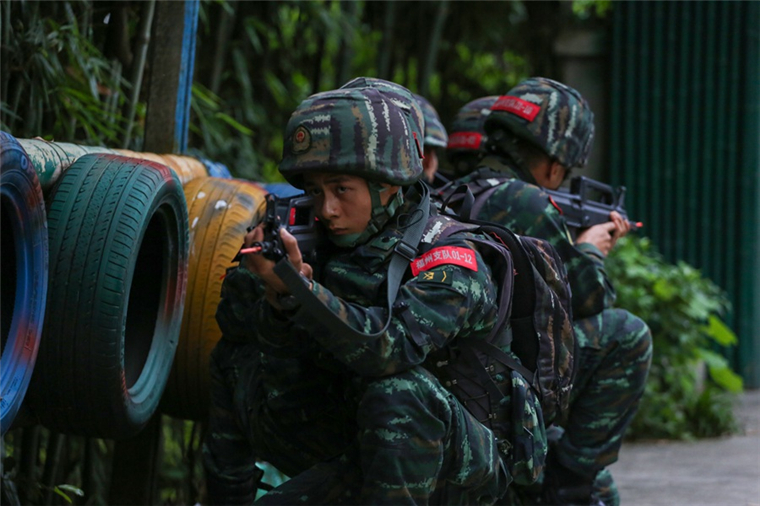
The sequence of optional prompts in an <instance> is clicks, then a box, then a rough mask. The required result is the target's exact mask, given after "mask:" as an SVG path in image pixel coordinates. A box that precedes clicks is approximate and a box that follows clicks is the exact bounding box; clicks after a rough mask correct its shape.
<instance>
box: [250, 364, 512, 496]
mask: <svg viewBox="0 0 760 506" xmlns="http://www.w3.org/2000/svg"><path fill="white" fill-rule="evenodd" d="M364 386H365V388H364V390H363V392H362V395H361V401H360V402H359V405H358V410H357V422H358V426H359V434H358V438H357V442H356V444H355V445H354V446H353V447H352V448H351V449H349V450H348V451H347V452H345V453H344V454H343V455H341V456H339V457H338V458H335V459H331V460H329V461H325V462H322V463H320V464H318V465H316V466H314V467H312V468H311V469H309V470H308V471H306V472H304V473H301V474H300V475H298V476H295V477H293V478H292V479H290V480H289V481H287V482H285V483H284V484H282V485H281V486H279V487H277V488H276V489H275V490H273V491H271V492H269V493H268V494H266V495H265V496H263V497H262V498H261V499H259V501H257V503H260V504H429V503H433V504H492V503H494V502H495V501H496V499H497V498H498V497H499V496H501V495H502V494H503V493H504V492H505V491H506V488H507V486H508V484H509V481H508V476H507V473H506V470H505V469H504V467H503V465H502V462H501V458H500V456H499V453H498V450H497V448H496V441H495V438H494V436H493V433H492V432H491V431H490V430H489V429H488V428H486V427H485V426H484V425H482V424H481V423H479V422H478V421H477V420H475V419H474V418H473V417H472V415H470V414H469V413H468V412H467V411H466V410H465V409H464V408H463V407H462V406H461V404H460V403H459V401H457V400H456V399H455V398H454V396H453V395H452V394H451V393H450V392H448V391H447V390H446V389H444V388H443V387H442V386H441V385H440V383H439V382H438V380H437V379H436V378H435V377H434V376H433V375H432V374H431V373H430V372H428V371H427V370H426V369H424V368H422V367H416V368H413V369H411V370H408V371H405V372H402V373H399V374H396V375H393V376H388V377H383V378H378V379H374V380H372V381H370V382H368V383H366V384H365V385H364Z"/></svg>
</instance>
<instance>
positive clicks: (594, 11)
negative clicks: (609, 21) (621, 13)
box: [573, 0, 612, 19]
mask: <svg viewBox="0 0 760 506" xmlns="http://www.w3.org/2000/svg"><path fill="white" fill-rule="evenodd" d="M610 10H612V2H611V0H573V14H575V15H576V16H578V17H579V18H580V19H588V18H590V17H592V16H593V15H596V16H598V17H601V18H603V17H605V16H606V15H607V13H609V12H610Z"/></svg>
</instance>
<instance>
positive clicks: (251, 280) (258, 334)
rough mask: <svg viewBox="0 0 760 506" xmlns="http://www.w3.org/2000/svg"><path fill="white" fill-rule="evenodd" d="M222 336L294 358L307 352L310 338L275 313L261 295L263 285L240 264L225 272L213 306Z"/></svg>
mask: <svg viewBox="0 0 760 506" xmlns="http://www.w3.org/2000/svg"><path fill="white" fill-rule="evenodd" d="M216 321H217V323H218V324H219V328H220V330H221V331H222V336H223V338H224V339H227V340H229V341H233V342H238V343H258V345H259V349H260V350H261V351H262V352H264V353H267V354H270V355H275V356H281V357H295V356H298V355H301V354H304V353H307V352H308V344H309V343H310V342H311V340H310V339H309V338H308V335H307V334H306V333H305V332H304V331H303V330H302V329H300V328H298V327H296V326H295V325H294V324H293V322H292V321H290V320H289V319H287V318H285V317H284V316H282V315H280V314H278V313H277V312H276V311H275V310H274V309H273V308H272V306H271V305H269V303H268V302H267V301H266V299H265V298H264V284H263V283H262V281H261V280H260V279H259V278H258V277H257V276H255V275H254V274H252V273H251V272H250V271H248V270H247V269H245V268H244V267H235V268H231V269H229V270H228V271H227V275H226V276H225V278H224V282H223V283H222V294H221V299H220V301H219V306H217V309H216Z"/></svg>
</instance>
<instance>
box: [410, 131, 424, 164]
mask: <svg viewBox="0 0 760 506" xmlns="http://www.w3.org/2000/svg"><path fill="white" fill-rule="evenodd" d="M412 137H414V143H415V144H417V153H418V154H419V155H420V159H422V160H424V159H425V152H424V151H423V150H422V146H420V140H419V139H418V138H417V132H412Z"/></svg>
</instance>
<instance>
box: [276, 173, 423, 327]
mask: <svg viewBox="0 0 760 506" xmlns="http://www.w3.org/2000/svg"><path fill="white" fill-rule="evenodd" d="M418 187H419V188H420V189H421V192H420V193H421V199H420V203H419V205H418V207H417V209H419V210H420V211H421V212H422V217H421V219H419V220H417V221H414V222H412V223H411V224H409V226H408V227H407V228H406V230H405V231H404V237H403V238H402V239H401V240H400V241H399V242H398V243H397V244H396V247H395V248H394V249H393V254H392V255H393V256H392V258H391V262H390V265H389V266H388V285H387V287H388V290H387V300H386V305H385V308H386V312H387V314H388V317H387V319H386V320H385V324H384V325H383V328H382V329H380V330H379V331H378V332H376V333H374V334H367V333H364V332H360V331H358V330H356V329H354V328H352V327H351V326H349V325H348V324H347V323H346V322H345V321H344V320H342V319H341V318H340V317H339V316H338V315H337V314H335V313H333V312H332V311H331V310H330V308H328V307H327V306H326V305H325V304H324V303H323V302H322V301H321V300H320V299H319V298H318V297H317V296H316V295H314V293H313V292H312V291H311V290H310V289H309V285H308V283H307V282H306V280H305V279H304V278H303V276H301V273H299V272H298V271H296V269H295V267H293V264H291V263H290V260H288V258H287V257H284V258H282V259H281V260H280V261H279V262H277V264H275V266H274V272H275V274H277V276H279V277H280V279H281V280H282V281H283V283H285V285H286V286H287V287H288V289H289V290H290V293H291V294H292V295H293V296H294V297H295V298H296V299H298V301H299V302H300V303H301V307H302V308H304V309H305V310H306V311H308V312H309V313H311V315H312V316H313V317H314V319H315V320H316V321H318V322H321V323H322V324H323V325H325V326H326V327H327V328H328V329H329V330H330V331H331V332H333V333H336V334H341V335H344V336H346V335H347V336H349V337H352V338H355V339H376V338H378V337H380V336H381V335H383V334H384V333H385V331H386V330H387V329H388V326H389V325H390V323H391V318H392V316H393V314H392V310H391V308H392V306H393V303H394V301H395V300H396V295H397V294H398V290H399V287H400V286H401V280H402V278H403V277H404V272H405V271H406V269H407V267H409V264H410V262H411V261H412V260H414V258H415V257H416V256H417V246H418V245H419V243H420V239H422V233H423V232H424V230H425V227H426V226H427V222H428V219H429V217H430V192H429V190H428V188H427V185H424V184H421V185H418ZM414 214H415V213H412V215H414Z"/></svg>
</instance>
